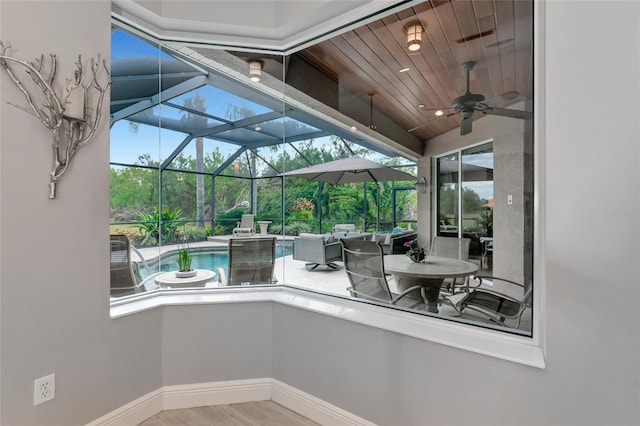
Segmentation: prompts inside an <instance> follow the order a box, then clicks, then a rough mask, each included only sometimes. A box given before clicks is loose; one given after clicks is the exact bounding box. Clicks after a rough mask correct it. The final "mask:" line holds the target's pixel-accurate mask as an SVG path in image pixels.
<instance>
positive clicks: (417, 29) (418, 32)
mask: <svg viewBox="0 0 640 426" xmlns="http://www.w3.org/2000/svg"><path fill="white" fill-rule="evenodd" d="M422 31H423V29H422V25H420V24H415V25H411V26H409V28H407V49H409V51H410V52H417V51H418V50H420V46H421V45H422Z"/></svg>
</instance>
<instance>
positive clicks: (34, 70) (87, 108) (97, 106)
mask: <svg viewBox="0 0 640 426" xmlns="http://www.w3.org/2000/svg"><path fill="white" fill-rule="evenodd" d="M10 47H11V46H9V45H7V44H4V43H3V42H2V41H0V66H2V68H4V70H5V71H6V72H7V74H8V75H9V77H10V78H11V80H12V81H13V83H14V84H15V85H16V86H17V87H18V90H20V92H22V94H23V95H24V97H25V99H26V101H27V104H28V105H29V106H28V107H22V106H19V105H16V104H14V103H12V102H8V103H9V104H10V105H13V106H15V107H17V108H20V109H22V110H24V111H26V112H27V113H29V114H31V115H34V116H35V117H36V118H37V119H38V120H40V121H41V122H42V124H44V126H45V127H46V128H47V129H49V130H50V131H51V133H52V137H53V140H52V144H51V148H52V150H53V167H52V169H51V173H50V179H49V198H51V199H54V198H56V185H57V183H58V181H59V180H60V178H61V177H62V175H64V174H65V172H67V170H69V165H70V163H71V159H73V157H74V156H75V155H76V153H77V152H78V150H79V149H80V148H81V147H82V146H83V145H85V144H86V143H87V142H88V141H89V140H90V139H91V138H92V137H93V136H94V135H95V132H96V129H97V128H98V125H99V123H100V117H101V116H102V103H103V101H104V95H105V93H106V91H107V90H108V89H109V86H110V85H111V80H110V76H111V75H110V73H109V68H108V67H107V63H106V61H104V60H100V55H98V56H97V59H94V58H92V59H91V68H90V71H89V73H87V72H85V70H84V69H83V67H82V56H80V55H78V61H77V62H76V71H75V77H74V78H73V79H67V83H66V85H65V87H64V88H63V89H61V90H59V92H61V93H56V91H55V89H54V81H55V77H56V72H57V69H58V59H57V57H56V55H53V54H50V55H49V61H47V63H45V59H44V55H41V56H40V58H36V59H35V60H33V61H25V60H21V59H16V58H12V57H10V56H7V55H6V53H7V52H8V50H9V48H10ZM101 69H102V70H103V71H104V72H105V73H106V79H105V81H104V82H102V83H101V82H100V81H99V80H98V74H100V73H101ZM19 70H21V71H22V72H20V71H19ZM21 76H22V78H23V79H24V80H27V81H29V78H30V79H31V82H32V84H31V85H32V86H34V87H35V89H33V88H32V92H30V91H29V90H27V88H26V87H25V84H24V83H23V81H22V80H21ZM85 80H87V81H85ZM34 90H35V93H33V91H34ZM38 104H40V105H38Z"/></svg>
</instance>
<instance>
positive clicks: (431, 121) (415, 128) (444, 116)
mask: <svg viewBox="0 0 640 426" xmlns="http://www.w3.org/2000/svg"><path fill="white" fill-rule="evenodd" d="M426 109H427V110H435V111H442V110H446V109H451V108H426ZM459 112H460V111H453V112H450V113H449V114H445V115H441V116H439V117H437V118H435V119H433V120H429V121H427V122H426V123H422V124H421V125H419V126H416V127H413V128H411V129H409V130H407V132H413V131H416V130H418V129H421V128H423V127H424V126H426V125H428V124H431V123H433V122H434V121H436V120H438V119H440V118H447V117H451V116H452V115H454V114H457V113H459Z"/></svg>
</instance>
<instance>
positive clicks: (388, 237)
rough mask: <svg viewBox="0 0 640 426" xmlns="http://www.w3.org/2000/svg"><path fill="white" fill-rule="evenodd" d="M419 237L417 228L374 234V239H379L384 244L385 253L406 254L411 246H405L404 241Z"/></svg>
mask: <svg viewBox="0 0 640 426" xmlns="http://www.w3.org/2000/svg"><path fill="white" fill-rule="evenodd" d="M416 238H418V232H417V231H415V230H406V231H401V232H397V233H395V234H394V233H386V234H373V236H372V237H371V240H372V241H377V242H379V243H380V245H381V246H382V252H383V253H384V254H405V253H406V252H408V251H409V247H405V246H404V243H406V242H407V241H411V240H415V239H416Z"/></svg>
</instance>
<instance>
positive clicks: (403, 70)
mask: <svg viewBox="0 0 640 426" xmlns="http://www.w3.org/2000/svg"><path fill="white" fill-rule="evenodd" d="M410 69H411V68H402V69H401V70H400V71H398V72H407V71H409V70H410Z"/></svg>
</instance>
